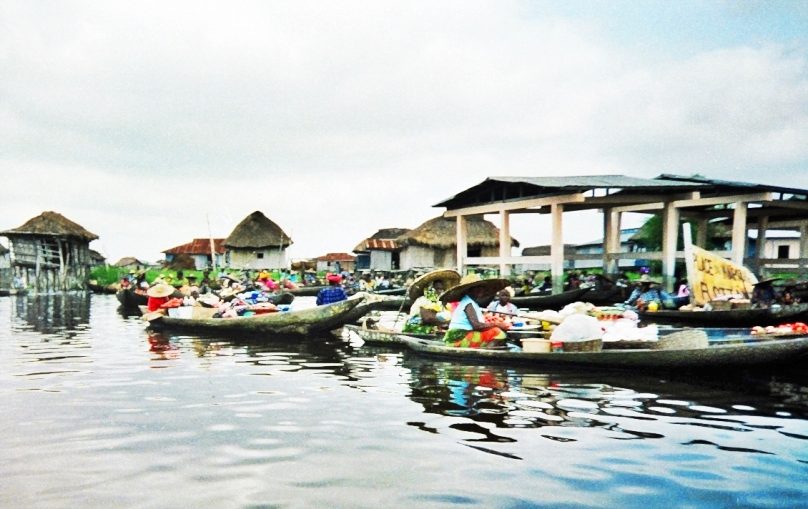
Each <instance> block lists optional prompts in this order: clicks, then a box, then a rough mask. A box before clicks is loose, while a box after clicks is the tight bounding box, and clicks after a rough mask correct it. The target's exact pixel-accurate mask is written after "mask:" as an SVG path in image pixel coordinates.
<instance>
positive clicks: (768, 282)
mask: <svg viewBox="0 0 808 509" xmlns="http://www.w3.org/2000/svg"><path fill="white" fill-rule="evenodd" d="M778 279H779V278H768V279H763V280H761V281H758V282H757V283H755V284H754V285H753V289H752V305H753V306H754V307H759V308H767V307H769V306H771V305H772V304H776V303H777V292H775V291H774V287H773V286H772V283H773V282H775V281H777V280H778Z"/></svg>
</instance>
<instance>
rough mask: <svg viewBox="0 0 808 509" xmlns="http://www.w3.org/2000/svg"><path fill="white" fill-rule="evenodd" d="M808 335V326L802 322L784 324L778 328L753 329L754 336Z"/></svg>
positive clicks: (757, 326) (755, 327)
mask: <svg viewBox="0 0 808 509" xmlns="http://www.w3.org/2000/svg"><path fill="white" fill-rule="evenodd" d="M803 334H808V325H806V324H804V323H802V322H795V323H783V324H780V325H777V326H774V325H769V326H768V327H761V326H760V325H756V326H754V327H752V335H753V336H794V335H803Z"/></svg>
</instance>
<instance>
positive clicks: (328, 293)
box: [317, 274, 348, 306]
mask: <svg viewBox="0 0 808 509" xmlns="http://www.w3.org/2000/svg"><path fill="white" fill-rule="evenodd" d="M325 279H326V281H328V287H326V288H323V289H321V290H320V291H319V292H317V305H318V306H322V305H324V304H332V303H334V302H340V301H343V300H345V299H347V298H348V295H347V294H346V293H345V290H344V289H343V288H342V285H340V283H341V282H342V277H341V276H340V275H339V274H328V275H326V277H325Z"/></svg>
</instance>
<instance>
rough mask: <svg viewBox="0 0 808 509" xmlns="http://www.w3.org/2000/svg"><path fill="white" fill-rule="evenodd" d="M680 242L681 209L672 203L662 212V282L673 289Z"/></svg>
mask: <svg viewBox="0 0 808 509" xmlns="http://www.w3.org/2000/svg"><path fill="white" fill-rule="evenodd" d="M678 240H679V209H678V208H676V206H675V205H674V204H673V203H671V202H666V203H665V208H664V209H663V210H662V282H663V285H664V288H665V289H666V290H667V291H671V290H672V289H673V284H674V279H675V271H676V244H677V241H678Z"/></svg>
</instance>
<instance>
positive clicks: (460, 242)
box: [456, 215, 468, 275]
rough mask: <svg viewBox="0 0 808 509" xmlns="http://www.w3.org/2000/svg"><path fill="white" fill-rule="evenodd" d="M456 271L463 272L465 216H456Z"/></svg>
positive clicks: (464, 261)
mask: <svg viewBox="0 0 808 509" xmlns="http://www.w3.org/2000/svg"><path fill="white" fill-rule="evenodd" d="M456 230H457V232H456V235H457V272H459V273H460V274H461V275H462V274H464V273H465V264H466V253H468V248H467V247H466V217H465V216H462V215H461V216H457V228H456Z"/></svg>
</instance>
